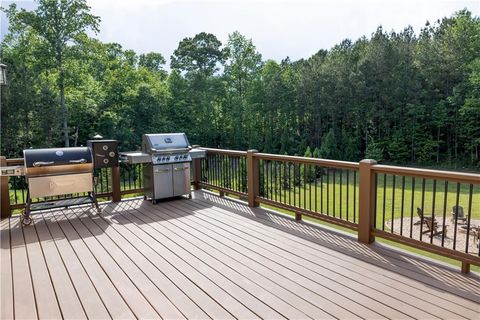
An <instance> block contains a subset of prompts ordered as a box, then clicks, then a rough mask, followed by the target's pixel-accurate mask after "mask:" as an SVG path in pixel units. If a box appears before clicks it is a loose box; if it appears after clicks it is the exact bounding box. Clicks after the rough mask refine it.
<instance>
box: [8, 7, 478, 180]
mask: <svg viewBox="0 0 480 320" xmlns="http://www.w3.org/2000/svg"><path fill="white" fill-rule="evenodd" d="M2 10H4V12H5V13H6V15H7V17H8V19H9V25H10V27H9V33H8V34H7V35H6V36H5V38H4V41H3V42H2V44H1V58H2V62H3V63H4V64H6V65H7V66H8V69H7V70H8V71H7V72H8V82H9V83H8V85H7V86H3V87H2V88H1V90H2V95H1V154H2V155H5V156H7V157H20V156H21V155H22V150H23V149H26V148H30V147H33V148H40V147H54V146H80V145H85V143H86V140H88V139H89V138H91V137H93V136H94V135H95V134H100V135H102V136H104V137H105V138H113V139H118V140H119V141H120V142H121V148H122V149H123V150H137V149H139V148H140V142H141V136H142V134H143V133H157V132H185V133H187V135H188V137H189V140H190V143H191V144H198V145H201V146H206V147H220V148H226V149H238V150H246V149H249V148H255V149H258V150H260V151H263V152H269V153H279V154H289V155H302V156H303V155H306V156H315V157H321V158H328V159H339V160H351V161H358V160H360V159H362V158H373V159H376V160H377V161H379V162H383V163H393V164H402V165H422V166H433V167H448V168H464V167H466V168H468V169H470V170H476V171H478V170H480V18H479V17H478V16H475V15H473V14H472V13H471V12H469V11H468V10H466V9H465V10H462V11H458V12H455V13H452V15H451V16H450V17H443V18H441V19H439V20H437V21H434V22H427V23H426V24H425V26H424V27H423V28H422V29H421V31H420V32H419V33H418V34H416V33H415V32H414V30H413V28H412V27H409V26H406V27H405V29H403V30H401V31H399V32H397V31H387V30H384V29H383V28H382V27H381V26H379V27H378V28H377V29H376V30H372V31H373V32H372V34H371V35H369V36H364V37H362V38H360V39H357V40H350V39H346V40H344V41H342V42H341V43H339V44H337V45H335V46H333V47H332V48H330V49H328V50H325V49H320V50H319V51H318V52H317V53H316V54H314V55H313V56H311V57H308V58H307V57H306V58H304V59H300V60H298V61H292V60H290V59H289V58H288V57H286V58H285V59H283V60H282V61H273V60H266V59H263V58H262V55H261V53H260V52H258V51H257V49H256V47H255V45H254V42H253V40H252V39H249V38H247V37H245V36H244V35H242V34H241V33H239V32H237V31H233V32H232V33H231V34H230V35H229V37H228V40H227V41H226V42H225V43H222V42H221V41H220V40H219V39H218V38H217V37H216V36H215V35H213V34H210V33H205V32H199V33H198V34H196V35H192V36H191V37H187V38H184V39H179V40H180V41H179V44H178V47H177V49H176V50H175V51H174V52H173V54H172V56H171V57H170V59H169V60H170V62H169V63H170V64H169V68H167V67H166V63H167V60H166V58H165V57H164V55H163V54H162V53H159V52H149V53H136V52H134V51H132V50H127V49H124V48H122V46H121V45H120V44H118V43H102V42H101V41H99V40H98V39H96V38H95V36H94V35H95V34H96V33H98V32H99V31H100V30H99V22H100V17H97V16H95V15H93V14H92V13H91V11H90V8H89V7H88V5H87V4H86V2H85V1H84V0H68V1H67V0H40V1H38V7H37V9H36V10H34V11H25V10H23V9H18V8H17V7H16V6H15V5H14V4H12V5H10V6H9V7H8V8H3V9H2ZM271 32H275V30H271ZM89 34H93V36H89ZM152 37H157V38H154V39H152V41H161V38H158V34H156V35H153V34H152ZM312 41H315V39H312Z"/></svg>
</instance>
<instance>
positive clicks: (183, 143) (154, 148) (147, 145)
mask: <svg viewBox="0 0 480 320" xmlns="http://www.w3.org/2000/svg"><path fill="white" fill-rule="evenodd" d="M189 148H190V146H189V143H188V139H187V135H186V134H185V133H159V134H144V135H143V141H142V149H143V152H149V153H151V152H161V151H169V150H176V149H189Z"/></svg>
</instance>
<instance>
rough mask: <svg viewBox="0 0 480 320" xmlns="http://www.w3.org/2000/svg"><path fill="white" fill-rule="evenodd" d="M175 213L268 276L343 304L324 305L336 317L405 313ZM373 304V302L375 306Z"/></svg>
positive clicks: (219, 230)
mask: <svg viewBox="0 0 480 320" xmlns="http://www.w3.org/2000/svg"><path fill="white" fill-rule="evenodd" d="M168 212H169V213H171V212H172V213H173V210H171V209H168ZM176 214H177V215H178V216H177V219H181V220H182V221H184V220H189V221H191V223H190V225H191V226H192V227H194V228H196V229H198V230H200V232H201V233H203V234H204V235H207V236H209V237H211V238H214V239H216V240H218V241H219V242H221V243H223V244H225V245H227V246H228V247H229V248H230V250H235V251H237V252H239V253H241V254H242V255H244V256H245V258H251V259H252V260H255V261H256V262H257V264H261V265H262V266H263V268H266V269H267V270H269V271H266V272H268V274H269V276H272V275H273V274H279V275H281V276H283V277H285V278H288V279H290V280H291V281H293V282H295V283H296V284H297V285H298V286H301V287H304V288H305V289H308V290H309V291H311V292H313V293H315V294H318V295H320V296H322V297H324V298H326V299H329V300H331V301H332V302H334V303H337V304H338V305H339V306H341V307H342V308H339V307H337V308H334V307H332V306H331V305H328V304H327V305H326V307H328V310H329V311H330V312H333V314H334V315H335V316H337V317H340V318H345V317H347V318H351V317H352V315H351V314H350V315H349V316H347V315H345V313H346V312H348V313H350V311H351V312H353V313H355V314H356V315H357V316H359V317H364V318H378V317H379V316H380V315H381V314H387V315H392V314H393V315H397V316H400V315H401V316H402V317H407V316H406V315H405V314H402V313H399V312H398V311H396V310H394V309H392V308H389V307H387V306H385V305H382V304H378V303H376V301H375V300H373V299H370V298H368V297H366V296H363V295H361V294H358V293H356V292H353V291H351V290H349V289H348V288H347V287H343V286H339V285H338V283H336V282H334V281H332V280H330V279H328V278H324V279H323V281H321V282H319V281H317V282H313V281H311V279H310V278H308V277H306V276H305V275H303V274H302V273H301V272H299V271H298V270H297V269H296V266H295V265H294V264H292V263H288V264H282V263H279V261H275V260H272V259H269V258H268V257H266V256H265V255H264V254H263V255H262V254H260V253H258V252H257V251H258V250H257V251H256V249H255V246H256V247H258V248H260V247H262V246H263V244H262V243H261V242H260V243H255V244H253V243H252V244H253V246H250V247H249V245H243V244H241V243H238V242H241V240H240V239H239V238H238V237H237V235H234V234H227V233H226V232H225V231H224V230H222V229H220V228H217V227H215V226H210V225H209V224H207V223H205V222H204V221H202V220H201V219H199V218H198V217H195V216H196V214H197V213H196V214H195V215H193V216H192V215H184V214H181V213H178V212H176ZM185 223H187V222H185ZM258 248H257V249H258ZM257 269H258V266H257ZM260 270H261V269H260ZM260 270H259V271H260ZM264 272H265V271H264ZM374 306H376V308H375V307H374ZM339 309H340V310H339ZM342 311H343V314H342Z"/></svg>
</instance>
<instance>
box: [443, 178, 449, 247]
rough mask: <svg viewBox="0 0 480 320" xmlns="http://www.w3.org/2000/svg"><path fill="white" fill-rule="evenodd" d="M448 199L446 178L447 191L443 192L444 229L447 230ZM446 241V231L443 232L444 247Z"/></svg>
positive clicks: (446, 187)
mask: <svg viewBox="0 0 480 320" xmlns="http://www.w3.org/2000/svg"><path fill="white" fill-rule="evenodd" d="M447 199H448V181H447V180H445V191H444V194H443V221H442V229H443V230H445V221H446V220H447ZM444 243H445V232H443V233H442V247H443V245H444Z"/></svg>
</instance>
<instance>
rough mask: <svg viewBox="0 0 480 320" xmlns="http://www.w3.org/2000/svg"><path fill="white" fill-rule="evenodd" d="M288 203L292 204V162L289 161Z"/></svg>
mask: <svg viewBox="0 0 480 320" xmlns="http://www.w3.org/2000/svg"><path fill="white" fill-rule="evenodd" d="M288 204H289V205H292V164H291V163H290V162H289V163H288Z"/></svg>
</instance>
